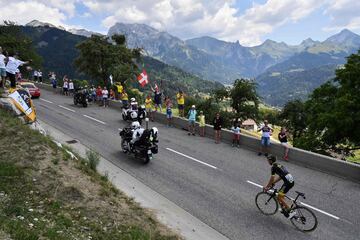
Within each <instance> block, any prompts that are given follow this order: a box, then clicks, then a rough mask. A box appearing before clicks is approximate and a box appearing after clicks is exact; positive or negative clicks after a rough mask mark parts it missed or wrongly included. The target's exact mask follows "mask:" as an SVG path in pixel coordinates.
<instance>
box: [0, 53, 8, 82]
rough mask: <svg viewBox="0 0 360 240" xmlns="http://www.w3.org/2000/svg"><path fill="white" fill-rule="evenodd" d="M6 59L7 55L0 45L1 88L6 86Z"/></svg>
mask: <svg viewBox="0 0 360 240" xmlns="http://www.w3.org/2000/svg"><path fill="white" fill-rule="evenodd" d="M6 61H7V57H6V56H5V55H4V54H3V50H2V48H1V47H0V88H5V78H6Z"/></svg>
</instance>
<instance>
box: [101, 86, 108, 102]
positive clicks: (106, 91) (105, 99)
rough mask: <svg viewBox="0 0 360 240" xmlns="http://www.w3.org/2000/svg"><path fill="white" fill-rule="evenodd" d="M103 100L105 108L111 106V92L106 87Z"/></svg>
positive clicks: (103, 91)
mask: <svg viewBox="0 0 360 240" xmlns="http://www.w3.org/2000/svg"><path fill="white" fill-rule="evenodd" d="M102 99H103V104H104V107H108V106H109V91H108V90H107V89H106V87H104V89H103V90H102Z"/></svg>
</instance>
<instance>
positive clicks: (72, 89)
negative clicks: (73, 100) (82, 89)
mask: <svg viewBox="0 0 360 240" xmlns="http://www.w3.org/2000/svg"><path fill="white" fill-rule="evenodd" d="M70 94H71V95H74V83H73V81H72V80H71V79H70V81H69V95H70Z"/></svg>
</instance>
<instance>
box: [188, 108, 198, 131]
mask: <svg viewBox="0 0 360 240" xmlns="http://www.w3.org/2000/svg"><path fill="white" fill-rule="evenodd" d="M196 113H197V112H196V109H195V105H192V106H191V109H190V110H189V112H188V120H189V133H188V135H189V136H190V135H191V134H192V135H193V136H195V121H196Z"/></svg>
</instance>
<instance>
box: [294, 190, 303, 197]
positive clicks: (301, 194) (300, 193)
mask: <svg viewBox="0 0 360 240" xmlns="http://www.w3.org/2000/svg"><path fill="white" fill-rule="evenodd" d="M295 192H296V193H297V194H299V195H300V196H302V197H305V193H302V192H298V191H295Z"/></svg>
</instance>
